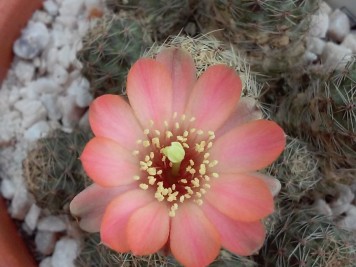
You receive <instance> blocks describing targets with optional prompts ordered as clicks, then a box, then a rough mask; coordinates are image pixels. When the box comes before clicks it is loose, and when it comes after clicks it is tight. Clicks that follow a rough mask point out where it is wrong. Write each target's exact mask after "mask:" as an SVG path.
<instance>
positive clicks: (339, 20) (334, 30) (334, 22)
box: [328, 9, 350, 42]
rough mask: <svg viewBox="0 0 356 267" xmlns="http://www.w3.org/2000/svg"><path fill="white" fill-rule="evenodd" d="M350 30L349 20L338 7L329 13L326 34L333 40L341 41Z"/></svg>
mask: <svg viewBox="0 0 356 267" xmlns="http://www.w3.org/2000/svg"><path fill="white" fill-rule="evenodd" d="M349 32H350V20H349V18H348V16H346V14H345V13H344V12H342V11H341V10H340V9H336V10H335V11H334V12H333V13H332V14H331V15H330V23H329V29H328V36H329V37H330V38H331V39H332V40H333V41H335V42H342V40H344V38H345V37H346V35H348V34H349Z"/></svg>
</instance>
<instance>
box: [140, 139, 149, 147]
mask: <svg viewBox="0 0 356 267" xmlns="http://www.w3.org/2000/svg"><path fill="white" fill-rule="evenodd" d="M142 144H143V146H144V147H149V146H150V141H148V140H145V141H143V142H142Z"/></svg>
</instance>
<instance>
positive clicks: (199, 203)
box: [195, 198, 203, 206]
mask: <svg viewBox="0 0 356 267" xmlns="http://www.w3.org/2000/svg"><path fill="white" fill-rule="evenodd" d="M195 202H196V203H197V204H198V205H199V206H201V205H203V200H202V199H200V198H199V199H196V200H195Z"/></svg>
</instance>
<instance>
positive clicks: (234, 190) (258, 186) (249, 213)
mask: <svg viewBox="0 0 356 267" xmlns="http://www.w3.org/2000/svg"><path fill="white" fill-rule="evenodd" d="M210 185H211V189H210V191H209V193H208V194H206V197H205V199H206V200H207V201H208V202H209V203H210V204H211V205H212V206H214V207H215V208H216V209H218V210H219V211H220V212H221V213H223V214H225V215H227V216H229V217H230V218H232V219H234V220H238V221H243V222H253V221H258V220H260V219H262V218H264V217H266V216H267V215H269V214H271V213H272V212H273V210H274V205H273V197H272V194H271V192H270V191H269V188H268V187H267V185H266V184H265V183H264V182H263V181H261V180H260V179H259V178H256V177H254V176H252V175H249V174H223V175H220V177H219V178H217V179H214V180H213V181H212V182H211V184H210Z"/></svg>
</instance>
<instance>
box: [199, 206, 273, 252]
mask: <svg viewBox="0 0 356 267" xmlns="http://www.w3.org/2000/svg"><path fill="white" fill-rule="evenodd" d="M202 208H203V211H204V213H205V215H206V216H207V218H208V219H209V220H210V221H211V222H212V223H213V224H214V225H215V227H216V229H217V230H218V232H219V234H220V237H221V243H222V246H223V247H224V248H225V249H227V250H229V251H231V252H232V253H235V254H237V255H240V256H249V255H252V254H254V253H255V252H257V251H258V250H259V249H260V248H261V247H262V245H263V243H264V240H265V237H266V231H265V228H264V226H263V224H262V223H261V222H260V221H256V222H240V221H234V220H232V219H231V218H229V217H227V216H225V215H224V214H222V213H220V212H219V211H218V210H216V209H215V208H213V207H212V206H211V205H209V204H207V203H204V204H203V206H202Z"/></svg>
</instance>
